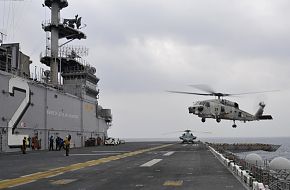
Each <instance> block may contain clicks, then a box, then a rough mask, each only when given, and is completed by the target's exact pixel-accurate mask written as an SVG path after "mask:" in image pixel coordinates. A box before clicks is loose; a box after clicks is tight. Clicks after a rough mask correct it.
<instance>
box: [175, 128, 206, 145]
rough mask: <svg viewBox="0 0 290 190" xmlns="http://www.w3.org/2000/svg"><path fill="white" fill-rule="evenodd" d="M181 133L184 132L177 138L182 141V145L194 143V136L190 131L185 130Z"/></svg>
mask: <svg viewBox="0 0 290 190" xmlns="http://www.w3.org/2000/svg"><path fill="white" fill-rule="evenodd" d="M181 132H184V133H183V134H182V135H181V136H180V137H179V138H180V139H181V140H182V143H192V144H193V143H194V140H195V139H196V138H197V137H196V136H194V135H193V134H192V133H191V132H192V131H191V130H190V129H186V130H184V131H181ZM195 132H198V131H195ZM199 133H210V132H199Z"/></svg>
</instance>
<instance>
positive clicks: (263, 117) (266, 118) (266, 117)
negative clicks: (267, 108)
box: [257, 115, 273, 120]
mask: <svg viewBox="0 0 290 190" xmlns="http://www.w3.org/2000/svg"><path fill="white" fill-rule="evenodd" d="M257 119H258V120H271V119H273V118H272V116H271V115H261V116H259V117H258V118H257Z"/></svg>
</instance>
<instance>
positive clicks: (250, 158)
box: [245, 153, 263, 166]
mask: <svg viewBox="0 0 290 190" xmlns="http://www.w3.org/2000/svg"><path fill="white" fill-rule="evenodd" d="M245 160H246V162H248V163H250V164H253V165H258V166H263V159H262V157H261V156H260V155H258V154H255V153H251V154H248V155H247V156H246V158H245Z"/></svg>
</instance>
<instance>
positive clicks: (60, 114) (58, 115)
mask: <svg viewBox="0 0 290 190" xmlns="http://www.w3.org/2000/svg"><path fill="white" fill-rule="evenodd" d="M46 113H47V115H51V116H56V117H66V118H71V119H79V115H73V114H70V113H64V112H57V111H52V110H47V112H46Z"/></svg>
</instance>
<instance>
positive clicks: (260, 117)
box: [255, 102, 273, 120]
mask: <svg viewBox="0 0 290 190" xmlns="http://www.w3.org/2000/svg"><path fill="white" fill-rule="evenodd" d="M259 106H260V107H259V109H258V111H257V112H256V114H255V117H256V119H257V120H268V119H273V118H272V116H271V115H263V112H264V108H265V106H266V104H265V103H264V102H260V103H259Z"/></svg>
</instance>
